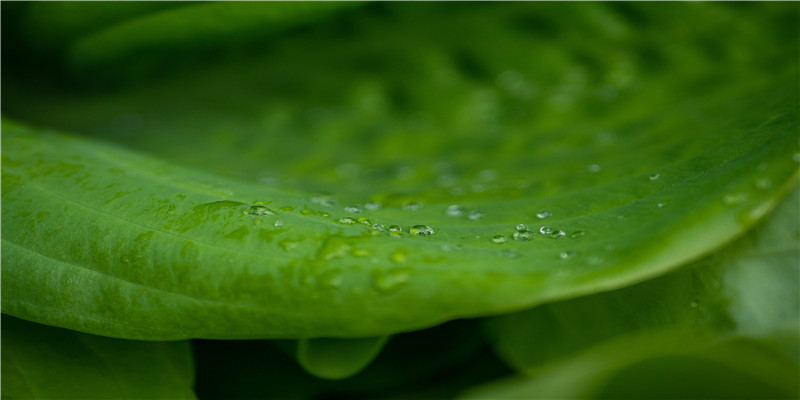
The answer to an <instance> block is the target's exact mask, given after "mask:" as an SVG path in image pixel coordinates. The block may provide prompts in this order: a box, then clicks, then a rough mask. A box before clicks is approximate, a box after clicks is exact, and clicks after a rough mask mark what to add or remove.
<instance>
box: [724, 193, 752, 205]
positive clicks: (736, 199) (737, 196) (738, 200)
mask: <svg viewBox="0 0 800 400" xmlns="http://www.w3.org/2000/svg"><path fill="white" fill-rule="evenodd" d="M745 201H747V195H746V194H744V193H728V194H726V195H725V196H723V197H722V202H723V203H725V204H727V205H729V206H733V205H737V204H742V203H744V202H745Z"/></svg>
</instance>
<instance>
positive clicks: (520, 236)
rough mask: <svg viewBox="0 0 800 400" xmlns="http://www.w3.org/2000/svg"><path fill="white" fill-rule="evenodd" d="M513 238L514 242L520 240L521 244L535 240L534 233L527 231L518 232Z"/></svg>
mask: <svg viewBox="0 0 800 400" xmlns="http://www.w3.org/2000/svg"><path fill="white" fill-rule="evenodd" d="M511 237H512V238H513V239H514V240H519V241H521V242H527V241H529V240H531V239H533V232H531V231H529V230H527V229H523V230H518V231H516V232H514V234H513V235H511Z"/></svg>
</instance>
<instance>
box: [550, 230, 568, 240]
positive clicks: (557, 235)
mask: <svg viewBox="0 0 800 400" xmlns="http://www.w3.org/2000/svg"><path fill="white" fill-rule="evenodd" d="M566 235H567V233H566V232H564V231H554V232H553V233H552V234H551V235H550V237H551V238H553V239H558V238H560V237H564V236H566Z"/></svg>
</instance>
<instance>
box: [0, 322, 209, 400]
mask: <svg viewBox="0 0 800 400" xmlns="http://www.w3.org/2000/svg"><path fill="white" fill-rule="evenodd" d="M2 325H3V329H2V340H3V352H2V357H3V379H2V392H3V399H112V398H113V399H194V398H195V396H194V393H193V391H192V385H193V383H194V365H193V360H192V353H191V347H190V345H189V342H138V341H131V340H119V339H110V338H105V337H99V336H94V335H87V334H85V333H78V332H74V331H70V330H67V329H61V328H54V327H50V326H44V325H39V324H34V323H31V322H27V321H23V320H20V319H17V318H14V317H9V316H7V315H3V317H2Z"/></svg>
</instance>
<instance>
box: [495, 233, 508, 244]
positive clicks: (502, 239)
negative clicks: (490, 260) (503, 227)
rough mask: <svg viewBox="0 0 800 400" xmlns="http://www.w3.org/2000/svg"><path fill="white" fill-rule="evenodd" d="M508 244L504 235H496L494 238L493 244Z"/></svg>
mask: <svg viewBox="0 0 800 400" xmlns="http://www.w3.org/2000/svg"><path fill="white" fill-rule="evenodd" d="M505 242H506V237H505V236H503V235H495V236H493V237H492V243H495V244H503V243H505Z"/></svg>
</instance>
